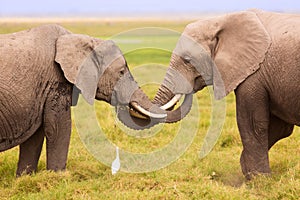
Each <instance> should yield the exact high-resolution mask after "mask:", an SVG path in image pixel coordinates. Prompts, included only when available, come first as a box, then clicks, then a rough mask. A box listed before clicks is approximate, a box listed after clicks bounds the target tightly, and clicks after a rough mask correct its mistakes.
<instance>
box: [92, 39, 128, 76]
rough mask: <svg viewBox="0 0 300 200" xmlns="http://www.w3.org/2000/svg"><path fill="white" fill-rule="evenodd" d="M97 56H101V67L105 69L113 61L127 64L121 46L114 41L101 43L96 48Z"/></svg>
mask: <svg viewBox="0 0 300 200" xmlns="http://www.w3.org/2000/svg"><path fill="white" fill-rule="evenodd" d="M94 51H95V52H96V54H97V57H98V58H100V59H99V61H100V62H101V68H102V70H103V71H105V69H106V68H107V67H109V66H110V65H111V64H112V63H113V62H115V61H118V62H123V63H121V64H123V65H124V64H125V59H124V58H123V54H122V52H121V50H120V49H119V47H118V46H117V45H116V44H115V43H114V42H112V41H104V42H103V43H101V44H100V45H98V46H96V47H95V48H94Z"/></svg>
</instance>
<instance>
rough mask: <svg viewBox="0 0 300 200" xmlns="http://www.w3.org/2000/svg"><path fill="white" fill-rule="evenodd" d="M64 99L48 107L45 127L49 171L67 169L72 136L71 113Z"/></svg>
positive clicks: (53, 102) (51, 103) (57, 100)
mask: <svg viewBox="0 0 300 200" xmlns="http://www.w3.org/2000/svg"><path fill="white" fill-rule="evenodd" d="M65 101H66V100H65V99H64V98H63V97H60V98H59V99H56V100H55V101H52V102H50V103H49V104H47V105H46V109H45V116H44V126H45V135H46V157H47V169H48V170H53V171H59V170H64V169H65V168H66V163H67V156H68V149H69V143H70V135H71V111H70V106H66V105H68V103H69V102H65Z"/></svg>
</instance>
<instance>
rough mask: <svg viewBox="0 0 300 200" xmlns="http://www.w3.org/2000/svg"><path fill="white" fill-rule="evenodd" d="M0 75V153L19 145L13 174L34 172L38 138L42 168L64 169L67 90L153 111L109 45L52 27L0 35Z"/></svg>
mask: <svg viewBox="0 0 300 200" xmlns="http://www.w3.org/2000/svg"><path fill="white" fill-rule="evenodd" d="M0 71H1V73H0V152H1V151H5V150H7V149H9V148H12V147H14V146H17V145H20V154H19V162H18V169H17V175H20V174H22V173H31V172H33V171H36V169H37V164H38V160H39V157H40V153H41V149H42V145H43V141H44V138H46V151H47V152H46V153H47V169H49V170H54V171H57V170H63V169H65V167H66V160H67V154H68V146H69V141H70V133H71V112H70V106H71V101H72V90H73V86H76V87H75V88H79V91H81V93H82V95H83V97H84V98H85V99H86V100H87V102H89V103H90V104H92V103H93V99H97V100H102V101H106V102H108V103H111V104H112V105H118V104H128V103H130V102H133V101H134V102H137V103H139V102H140V101H141V100H142V103H141V104H140V106H141V107H143V108H145V109H146V110H147V108H149V107H155V106H154V105H152V104H151V102H150V101H149V100H148V98H147V97H146V96H145V95H144V93H143V92H142V91H141V90H140V89H139V87H138V85H137V83H136V82H135V81H134V79H133V77H132V76H131V74H130V73H129V70H128V67H127V64H126V61H125V59H124V57H123V55H122V53H121V51H120V50H119V48H118V47H117V46H116V45H115V44H114V43H113V42H112V41H103V40H99V39H95V38H92V37H89V36H86V35H78V34H72V33H70V32H69V31H67V30H65V29H64V28H62V27H60V26H58V25H44V26H40V27H37V28H33V29H30V30H26V31H22V32H18V33H13V34H5V35H0ZM77 90H78V89H77ZM75 93H76V92H75ZM74 97H75V98H76V95H74ZM76 101H77V99H73V102H74V103H76ZM157 110H158V111H160V110H159V109H157Z"/></svg>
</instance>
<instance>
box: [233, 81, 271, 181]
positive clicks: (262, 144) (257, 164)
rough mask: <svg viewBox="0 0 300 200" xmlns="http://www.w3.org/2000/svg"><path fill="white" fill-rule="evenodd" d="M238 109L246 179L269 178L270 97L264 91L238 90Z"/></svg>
mask: <svg viewBox="0 0 300 200" xmlns="http://www.w3.org/2000/svg"><path fill="white" fill-rule="evenodd" d="M250 87H251V85H250ZM252 87H253V86H252ZM253 90H254V91H253ZM236 106H237V123H238V128H239V132H240V136H241V140H242V143H243V151H242V155H241V158H240V163H241V167H242V172H243V174H244V175H245V177H246V178H247V179H251V177H252V176H253V175H256V174H269V173H270V172H271V170H270V167H269V156H268V127H269V106H268V96H267V94H266V92H265V91H264V89H263V88H262V89H253V88H252V89H247V88H246V90H245V88H243V87H241V88H240V87H239V88H238V89H237V91H236Z"/></svg>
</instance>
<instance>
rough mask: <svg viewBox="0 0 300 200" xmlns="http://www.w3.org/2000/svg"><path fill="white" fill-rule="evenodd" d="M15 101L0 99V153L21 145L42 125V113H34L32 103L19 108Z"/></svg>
mask: <svg viewBox="0 0 300 200" xmlns="http://www.w3.org/2000/svg"><path fill="white" fill-rule="evenodd" d="M1 96H2V95H1V92H0V97H1ZM2 97H3V96H2ZM6 98H7V96H6ZM15 101H16V98H15V99H10V101H4V100H3V98H0V151H4V150H7V149H10V148H12V147H14V146H17V145H19V144H21V143H23V142H24V141H25V140H27V139H28V138H29V137H30V136H31V135H32V134H33V133H34V132H35V131H36V130H37V129H38V128H39V127H40V125H41V123H42V112H36V111H38V109H35V108H34V107H35V106H34V104H33V103H32V104H31V105H29V106H24V105H23V106H21V105H20V104H16V103H15Z"/></svg>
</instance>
